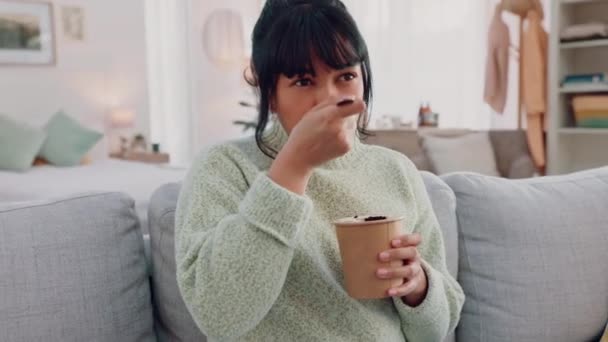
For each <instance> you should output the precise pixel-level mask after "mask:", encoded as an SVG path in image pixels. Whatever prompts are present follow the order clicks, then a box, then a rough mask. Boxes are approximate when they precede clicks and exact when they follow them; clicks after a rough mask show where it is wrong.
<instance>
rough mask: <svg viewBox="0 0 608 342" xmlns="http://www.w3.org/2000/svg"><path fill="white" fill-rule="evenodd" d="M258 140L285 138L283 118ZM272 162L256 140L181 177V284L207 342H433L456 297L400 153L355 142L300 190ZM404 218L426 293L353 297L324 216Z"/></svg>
mask: <svg viewBox="0 0 608 342" xmlns="http://www.w3.org/2000/svg"><path fill="white" fill-rule="evenodd" d="M274 122H275V124H274V125H273V126H272V128H270V129H269V130H267V132H266V135H265V136H266V138H265V140H266V141H267V143H268V144H269V145H270V146H272V147H274V148H275V149H280V148H281V147H282V146H283V145H284V144H285V142H286V141H287V134H286V132H285V130H284V129H283V128H282V126H281V125H280V124H278V122H277V121H276V120H275V121H274ZM271 163H272V159H270V158H268V157H266V156H265V155H264V154H262V152H261V151H259V149H258V147H257V145H256V143H255V140H254V139H253V138H248V139H243V140H239V141H233V142H228V143H224V144H221V145H217V146H214V147H211V148H209V149H207V150H206V151H205V152H204V153H202V154H201V155H200V156H199V157H198V158H197V159H196V161H195V162H194V164H193V166H192V168H191V170H190V171H189V174H188V176H187V177H186V179H185V180H184V182H183V185H182V191H181V194H180V196H179V200H178V207H177V212H176V225H175V229H176V231H175V239H176V240H175V242H176V263H177V282H178V284H179V288H180V291H181V294H182V296H183V298H184V300H185V303H186V306H187V307H188V309H189V311H190V313H191V314H192V316H193V318H194V320H195V321H196V323H197V325H198V326H199V328H200V329H201V330H202V331H203V332H204V333H205V334H206V335H207V336H208V338H209V339H210V340H211V341H226V340H238V341H424V342H434V341H441V340H442V339H443V337H444V336H446V335H447V334H448V332H450V331H452V330H453V329H454V328H455V326H456V324H457V323H458V320H459V317H460V310H461V308H462V305H463V302H464V294H463V292H462V289H461V287H460V286H459V285H458V283H457V282H456V281H455V280H454V279H453V277H451V276H450V275H449V273H448V271H447V268H446V262H445V252H444V247H443V240H442V235H441V231H440V228H439V225H438V223H437V219H436V217H435V214H434V212H433V210H432V207H431V204H430V202H429V198H428V195H427V193H426V190H425V187H424V184H423V182H422V179H421V177H420V175H419V173H418V171H417V170H416V168H415V166H414V165H413V164H412V163H411V162H410V161H409V160H408V159H407V158H406V157H404V156H403V155H401V154H399V153H397V152H394V151H391V150H388V149H385V148H381V147H377V146H369V145H365V144H362V143H361V142H360V141H359V140H356V141H355V144H354V147H353V148H352V149H351V151H350V152H349V153H347V154H346V155H344V156H342V157H340V158H338V159H334V160H332V161H330V162H327V163H326V164H324V165H323V166H321V167H319V168H317V169H316V170H315V171H314V173H313V175H312V177H311V179H310V181H309V183H308V187H307V189H306V194H305V196H300V195H298V194H295V193H293V192H290V191H288V190H286V189H284V188H282V187H281V186H279V185H277V184H276V183H274V182H273V181H272V180H270V179H269V178H268V176H267V171H268V169H269V168H270V165H271ZM364 214H382V215H389V216H401V215H404V216H405V217H406V219H405V225H404V226H405V230H406V231H407V232H408V233H409V232H419V233H420V234H421V235H422V244H421V245H420V246H419V247H418V248H419V251H420V254H421V256H422V259H423V261H422V266H423V269H424V270H425V271H426V274H427V277H428V286H429V288H428V292H427V296H426V298H425V299H424V301H423V302H422V303H421V304H420V305H419V306H417V307H409V306H407V305H406V304H404V303H403V302H402V300H401V299H400V298H386V299H375V300H356V299H353V298H351V297H349V296H348V294H347V293H346V291H345V289H344V286H343V274H342V268H341V259H340V253H339V248H338V243H337V239H336V235H335V230H334V226H333V225H332V223H331V222H332V221H333V220H335V219H338V218H342V217H346V216H354V215H364Z"/></svg>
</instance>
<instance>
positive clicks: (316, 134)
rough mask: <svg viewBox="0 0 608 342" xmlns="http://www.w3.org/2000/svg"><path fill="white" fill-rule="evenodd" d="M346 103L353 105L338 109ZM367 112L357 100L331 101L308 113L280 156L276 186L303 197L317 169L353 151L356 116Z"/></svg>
mask: <svg viewBox="0 0 608 342" xmlns="http://www.w3.org/2000/svg"><path fill="white" fill-rule="evenodd" d="M344 99H350V100H352V103H350V104H347V105H344V106H338V105H337V104H338V103H339V102H341V101H342V100H344ZM364 110H365V102H363V101H362V100H360V99H355V98H354V97H330V98H328V99H327V100H325V101H323V102H321V103H319V104H317V105H316V106H315V107H313V108H312V109H311V110H310V111H308V112H307V113H306V114H304V116H303V117H302V119H300V121H299V122H298V123H297V124H296V125H295V127H294V128H293V129H292V130H291V132H290V134H289V139H288V140H287V142H286V143H285V145H284V146H283V148H282V149H281V151H280V152H279V154H278V155H277V157H276V159H275V161H274V163H273V164H272V167H271V168H270V171H269V176H270V177H271V179H273V180H274V181H275V182H277V183H279V184H280V185H282V186H284V187H286V188H287V189H289V190H291V191H294V192H296V193H300V194H303V193H304V190H305V188H306V184H307V183H308V178H309V177H310V174H312V171H313V170H314V168H315V167H317V166H319V165H322V164H323V163H325V162H327V161H330V160H332V159H335V158H338V157H340V156H342V155H344V154H346V153H348V151H350V149H351V148H352V143H353V142H352V139H353V136H354V127H352V126H356V125H353V123H354V122H356V118H353V116H355V115H358V114H359V113H362V112H363V111H364Z"/></svg>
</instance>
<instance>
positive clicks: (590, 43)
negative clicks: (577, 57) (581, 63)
mask: <svg viewBox="0 0 608 342" xmlns="http://www.w3.org/2000/svg"><path fill="white" fill-rule="evenodd" d="M602 46H608V38H606V39H590V40H580V41H577V42H567V43H560V48H562V49H583V48H592V47H602Z"/></svg>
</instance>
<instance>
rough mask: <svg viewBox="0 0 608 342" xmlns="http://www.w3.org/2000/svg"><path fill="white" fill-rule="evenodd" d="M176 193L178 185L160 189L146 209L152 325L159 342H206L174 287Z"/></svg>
mask: <svg viewBox="0 0 608 342" xmlns="http://www.w3.org/2000/svg"><path fill="white" fill-rule="evenodd" d="M179 190H180V184H178V183H170V184H166V185H163V186H162V187H160V188H159V189H157V190H156V191H155V192H154V194H153V195H152V198H151V199H150V206H149V208H148V222H149V229H150V247H151V252H152V300H153V302H154V323H155V326H156V332H157V334H158V338H159V340H160V341H184V342H188V341H205V340H206V338H205V336H204V335H203V333H202V332H201V331H200V330H199V328H198V327H197V325H196V323H194V320H193V319H192V316H191V315H190V313H189V312H188V309H187V308H186V304H185V303H184V300H183V299H182V297H181V294H180V292H179V288H178V287H177V278H176V266H175V243H174V240H175V234H174V221H175V207H176V205H177V198H178V195H179Z"/></svg>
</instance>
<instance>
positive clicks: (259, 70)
mask: <svg viewBox="0 0 608 342" xmlns="http://www.w3.org/2000/svg"><path fill="white" fill-rule="evenodd" d="M251 39H252V56H251V65H250V68H251V70H252V74H253V78H252V79H247V81H248V82H249V84H250V85H252V86H253V87H255V88H256V90H257V93H258V101H259V103H258V108H259V113H258V122H257V126H256V130H255V140H256V143H257V145H258V147H259V149H260V150H261V151H262V152H263V153H264V154H266V155H267V156H269V157H270V158H275V157H276V154H277V153H278V151H275V150H274V149H273V148H271V147H270V146H268V145H266V144H265V143H264V141H263V134H264V130H265V129H266V125H267V124H268V119H269V115H270V104H271V102H272V99H273V97H274V96H275V95H276V86H277V81H278V79H279V76H280V75H281V74H283V75H285V76H287V77H289V78H291V77H293V76H295V75H305V74H312V75H314V74H315V70H313V67H312V58H313V56H317V57H318V58H320V59H321V60H322V61H323V62H324V63H325V64H326V65H327V66H329V67H331V68H333V69H336V70H339V69H343V68H346V67H350V66H353V65H356V64H361V72H362V80H363V87H364V91H363V100H364V101H365V103H366V104H367V108H368V111H367V113H365V114H364V115H365V116H364V119H365V120H361V118H359V120H357V133H358V134H359V136H364V137H366V136H368V135H371V134H370V133H369V132H368V131H367V130H366V128H367V125H368V124H369V120H370V115H369V108H370V107H371V99H372V73H371V69H370V61H369V54H368V51H367V45H366V44H365V41H364V39H363V37H362V36H361V33H360V32H359V29H358V28H357V24H356V23H355V21H354V19H353V18H352V16H351V15H350V14H349V12H348V10H347V9H346V7H345V6H344V4H343V3H342V2H341V1H340V0H267V1H266V4H265V6H264V8H263V9H262V13H261V14H260V17H259V19H258V21H257V23H256V25H255V27H254V30H253V34H252V37H251ZM362 121H363V122H362Z"/></svg>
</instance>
